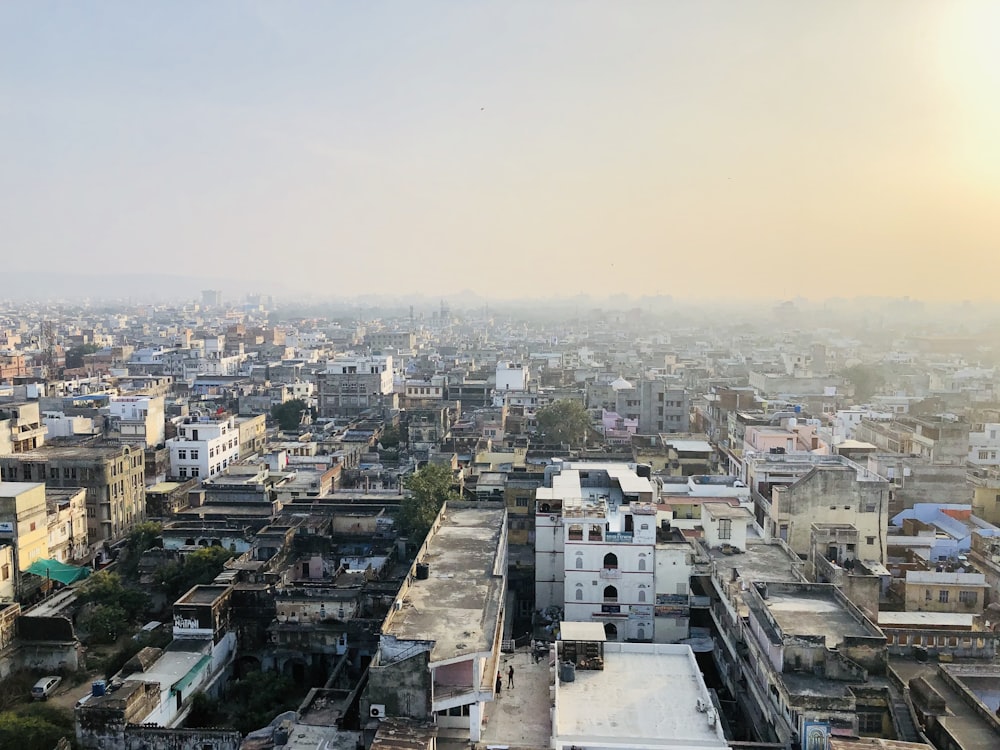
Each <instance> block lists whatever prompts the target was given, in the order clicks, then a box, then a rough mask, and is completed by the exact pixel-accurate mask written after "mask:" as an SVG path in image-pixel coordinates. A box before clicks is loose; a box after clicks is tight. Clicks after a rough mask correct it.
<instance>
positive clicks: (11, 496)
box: [0, 482, 49, 572]
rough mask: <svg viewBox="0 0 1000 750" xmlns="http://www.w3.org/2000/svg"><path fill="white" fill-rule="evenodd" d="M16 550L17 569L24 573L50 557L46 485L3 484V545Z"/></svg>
mask: <svg viewBox="0 0 1000 750" xmlns="http://www.w3.org/2000/svg"><path fill="white" fill-rule="evenodd" d="M2 543H6V544H9V545H10V546H11V547H12V548H13V552H14V567H15V568H16V570H17V571H19V572H23V571H25V570H27V569H28V568H29V567H31V563H33V562H34V561H35V560H40V559H42V558H46V557H48V556H49V534H48V525H47V522H46V506H45V484H44V483H41V482H0V544H2Z"/></svg>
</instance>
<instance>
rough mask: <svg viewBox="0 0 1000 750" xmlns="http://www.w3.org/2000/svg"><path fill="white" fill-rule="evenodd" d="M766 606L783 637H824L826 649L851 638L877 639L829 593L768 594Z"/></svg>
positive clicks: (868, 628) (875, 633) (874, 633)
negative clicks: (784, 635) (783, 634)
mask: <svg viewBox="0 0 1000 750" xmlns="http://www.w3.org/2000/svg"><path fill="white" fill-rule="evenodd" d="M764 603H765V604H766V605H767V609H768V611H769V612H770V613H771V616H772V617H773V618H774V619H775V622H777V623H778V627H779V628H781V631H782V632H783V633H785V634H787V635H822V636H824V637H825V638H826V645H827V648H834V647H835V646H837V644H839V643H843V641H844V639H845V638H848V637H859V638H865V637H873V636H877V635H878V633H877V632H874V631H873V630H872V629H871V628H870V627H868V626H867V625H866V624H865V623H864V622H861V621H859V620H858V619H857V618H855V617H854V615H852V614H851V613H850V612H849V611H848V610H847V609H846V608H845V607H844V605H843V604H842V603H841V602H839V601H838V600H837V599H835V598H834V597H833V595H832V594H830V593H825V592H820V591H817V592H816V593H812V592H810V593H800V592H775V593H770V592H769V593H768V598H767V599H765V600H764Z"/></svg>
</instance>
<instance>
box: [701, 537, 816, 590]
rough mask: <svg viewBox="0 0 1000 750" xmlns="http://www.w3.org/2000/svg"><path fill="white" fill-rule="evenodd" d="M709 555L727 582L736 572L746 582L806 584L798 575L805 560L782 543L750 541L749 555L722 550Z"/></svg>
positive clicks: (748, 545) (713, 551) (748, 541)
mask: <svg viewBox="0 0 1000 750" xmlns="http://www.w3.org/2000/svg"><path fill="white" fill-rule="evenodd" d="M709 555H710V556H711V558H712V562H714V563H715V565H716V569H717V570H718V571H719V573H720V574H723V580H731V578H732V575H731V571H732V570H735V571H736V572H737V573H738V574H739V577H740V578H743V579H744V580H746V581H782V582H786V583H794V582H798V581H802V580H803V578H802V576H800V575H799V574H798V571H799V569H800V568H801V567H802V561H801V560H799V558H798V557H797V556H796V555H792V554H790V553H789V552H788V551H786V548H785V547H782V546H781V545H780V544H777V543H774V544H768V543H767V542H763V541H759V542H756V543H754V542H753V541H752V540H749V539H748V540H747V549H746V552H743V553H741V554H738V555H726V554H723V552H722V551H721V550H717V549H714V550H710V551H709Z"/></svg>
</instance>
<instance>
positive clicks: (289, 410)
mask: <svg viewBox="0 0 1000 750" xmlns="http://www.w3.org/2000/svg"><path fill="white" fill-rule="evenodd" d="M304 411H309V405H308V404H307V403H306V402H305V401H303V400H302V399H301V398H293V399H292V400H291V401H286V402H285V403H283V404H278V405H277V406H272V407H271V417H272V418H274V421H276V422H277V423H278V427H280V428H281V429H282V430H289V431H291V430H296V429H298V427H299V424H300V422H301V421H302V412H304Z"/></svg>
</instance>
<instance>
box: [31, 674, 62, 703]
mask: <svg viewBox="0 0 1000 750" xmlns="http://www.w3.org/2000/svg"><path fill="white" fill-rule="evenodd" d="M60 682H62V677H59V676H58V675H54V674H50V675H48V676H47V677H43V678H42V679H40V680H39V681H38V682H36V683H35V686H34V687H33V688H31V697H32V698H34V699H35V700H36V701H43V700H45V699H46V698H48V697H49V696H50V695H52V693H54V692H55V689H56V688H57V687H59V683H60Z"/></svg>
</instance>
